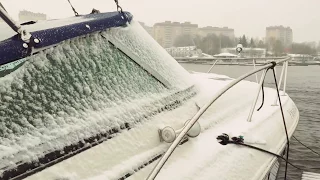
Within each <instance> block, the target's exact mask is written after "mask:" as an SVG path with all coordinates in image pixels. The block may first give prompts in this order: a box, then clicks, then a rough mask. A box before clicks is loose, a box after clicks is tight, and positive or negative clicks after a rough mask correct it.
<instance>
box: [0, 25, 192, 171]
mask: <svg viewBox="0 0 320 180" xmlns="http://www.w3.org/2000/svg"><path fill="white" fill-rule="evenodd" d="M116 31H121V28H117V30H114V33H115V34H116ZM125 31H132V30H131V28H130V27H127V28H126V30H125ZM149 38H150V37H149ZM136 43H138V42H136ZM141 48H142V47H141ZM154 51H157V50H154ZM139 52H140V53H141V54H140V55H141V56H143V55H147V53H145V54H143V53H142V49H140V51H139ZM161 52H162V51H161V50H160V53H161ZM164 56H165V57H166V56H167V55H164ZM141 58H143V57H141ZM162 60H163V61H164V64H165V65H167V67H166V69H167V71H170V68H171V67H170V66H169V65H173V66H172V67H173V68H174V67H175V66H174V65H177V66H179V65H178V64H175V62H174V63H172V62H171V63H167V64H166V63H165V62H166V61H172V60H173V59H162ZM154 61H155V63H158V62H159V61H156V60H154ZM161 67H162V68H163V69H165V67H164V65H161ZM180 68H182V67H180ZM178 70H179V69H178ZM178 70H177V68H176V69H174V70H173V72H175V73H177V74H178V73H179V72H178ZM181 70H183V71H182V74H183V73H185V74H186V75H187V73H186V71H185V70H184V69H181ZM162 73H166V71H162ZM171 75H172V73H171ZM2 76H3V77H0V98H1V99H0V169H3V168H11V167H15V166H16V162H19V161H21V162H31V161H37V159H38V158H40V157H42V156H43V155H44V154H46V153H49V152H51V151H53V150H59V149H61V148H63V147H64V146H68V145H70V144H73V143H77V142H79V141H82V140H83V139H85V138H89V137H92V136H95V135H97V134H99V133H106V132H108V131H109V130H111V129H112V128H113V129H114V128H115V129H118V130H120V129H121V128H122V127H123V125H124V124H125V123H131V124H135V123H137V122H143V121H147V120H148V116H152V115H153V114H154V113H155V112H159V111H160V110H159V109H161V111H163V107H164V106H165V105H167V103H168V102H171V101H175V100H176V99H177V97H179V96H184V95H183V94H178V95H175V93H176V92H178V91H177V89H180V90H183V89H181V88H179V87H181V86H178V85H177V86H176V87H174V88H167V87H165V86H164V85H163V84H162V83H161V82H160V81H159V80H158V79H156V78H155V77H153V76H152V75H151V74H150V73H148V72H147V71H146V70H144V69H143V68H141V66H139V65H138V64H137V63H136V62H134V61H133V60H132V59H130V58H129V57H128V56H126V55H125V54H124V53H123V52H121V51H119V49H117V48H116V47H114V46H113V45H112V44H110V43H109V42H108V41H107V40H106V39H105V38H104V37H102V36H101V34H100V33H96V34H93V35H87V36H86V37H85V38H83V37H82V38H75V39H73V40H71V41H65V42H64V43H62V44H61V45H58V46H57V47H55V48H51V49H48V50H46V51H44V52H40V53H39V54H37V55H34V56H31V57H29V58H27V61H26V62H24V64H23V65H21V67H19V68H17V69H16V70H14V71H13V72H11V73H10V74H2ZM179 77H180V78H181V76H179ZM179 77H176V78H179ZM185 78H187V77H184V79H185ZM181 82H184V80H183V79H181ZM168 97H170V98H168ZM163 98H166V100H165V101H164V100H163ZM0 173H1V172H0Z"/></svg>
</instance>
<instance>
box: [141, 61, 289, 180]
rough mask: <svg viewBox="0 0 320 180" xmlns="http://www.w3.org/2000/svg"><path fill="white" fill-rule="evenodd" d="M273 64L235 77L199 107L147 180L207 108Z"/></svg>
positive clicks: (153, 175)
mask: <svg viewBox="0 0 320 180" xmlns="http://www.w3.org/2000/svg"><path fill="white" fill-rule="evenodd" d="M289 59H290V57H287V58H285V59H283V60H280V61H278V62H276V64H279V63H282V62H286V61H288V60H289ZM272 66H273V64H272V63H268V64H267V65H264V66H262V67H259V68H257V69H254V70H252V71H250V72H249V73H247V74H244V75H242V76H240V77H239V78H237V79H234V80H233V81H232V82H231V83H229V84H228V85H227V86H225V87H224V88H223V89H221V90H220V91H219V92H218V93H217V94H216V95H215V96H213V97H212V99H211V100H210V101H209V102H208V103H207V104H205V105H204V106H203V107H201V108H200V109H199V111H198V112H197V113H196V114H195V115H194V116H193V117H192V119H191V120H190V121H189V122H188V123H187V124H186V125H185V126H184V127H183V129H182V131H181V133H180V134H179V135H178V136H177V137H176V139H175V140H174V141H173V143H172V144H171V145H170V147H169V148H168V150H167V151H166V152H165V154H164V155H163V156H162V158H161V159H160V160H159V161H158V163H157V164H156V166H155V167H154V168H153V170H152V171H151V173H150V174H149V176H148V177H147V180H153V179H155V178H156V176H157V175H158V173H159V172H160V170H161V169H162V167H163V166H164V164H165V163H166V162H167V160H168V159H169V157H170V156H171V154H172V153H173V151H174V150H175V149H176V148H177V146H178V145H179V144H180V142H181V140H182V139H183V137H184V136H185V135H186V134H187V132H188V131H189V130H190V129H191V128H192V126H193V125H194V124H195V123H196V122H197V121H198V120H199V118H200V117H201V115H202V114H203V113H204V112H206V110H207V109H208V108H209V107H210V106H211V105H212V104H213V103H214V102H215V101H216V100H217V99H218V98H219V97H220V96H222V95H223V94H224V93H225V92H227V91H228V90H229V89H230V88H232V87H233V86H234V85H236V84H238V83H239V82H240V81H242V80H243V79H245V78H247V77H249V76H251V75H253V74H255V73H257V72H260V71H262V70H266V69H268V68H270V67H272Z"/></svg>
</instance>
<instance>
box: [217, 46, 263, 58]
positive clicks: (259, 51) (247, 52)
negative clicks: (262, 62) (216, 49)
mask: <svg viewBox="0 0 320 180" xmlns="http://www.w3.org/2000/svg"><path fill="white" fill-rule="evenodd" d="M221 52H223V53H232V54H238V52H236V48H222V49H221ZM240 55H241V57H266V49H264V48H243V49H242V52H241V54H240Z"/></svg>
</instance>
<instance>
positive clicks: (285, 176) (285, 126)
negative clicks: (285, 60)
mask: <svg viewBox="0 0 320 180" xmlns="http://www.w3.org/2000/svg"><path fill="white" fill-rule="evenodd" d="M272 63H273V66H272V72H273V78H274V83H275V85H276V90H277V95H278V100H279V104H280V110H281V115H282V121H283V126H284V129H285V132H286V138H287V157H286V158H287V160H289V150H290V145H289V144H290V142H289V135H288V130H287V125H286V120H285V118H284V113H283V108H282V103H281V99H280V93H279V88H278V82H277V77H276V73H275V70H274V67H275V66H276V63H275V62H272ZM287 170H288V161H286V169H285V175H284V178H285V179H287Z"/></svg>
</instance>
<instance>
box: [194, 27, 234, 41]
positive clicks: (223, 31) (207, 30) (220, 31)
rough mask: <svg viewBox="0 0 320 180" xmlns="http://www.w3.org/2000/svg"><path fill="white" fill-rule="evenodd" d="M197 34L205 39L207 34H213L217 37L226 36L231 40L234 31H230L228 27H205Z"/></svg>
mask: <svg viewBox="0 0 320 180" xmlns="http://www.w3.org/2000/svg"><path fill="white" fill-rule="evenodd" d="M198 34H199V35H200V36H202V37H205V36H207V35H208V34H215V35H217V36H220V35H223V36H227V37H229V38H230V39H231V40H233V39H234V38H235V36H234V29H230V28H228V27H222V28H220V27H212V26H207V27H203V28H199V30H198Z"/></svg>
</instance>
